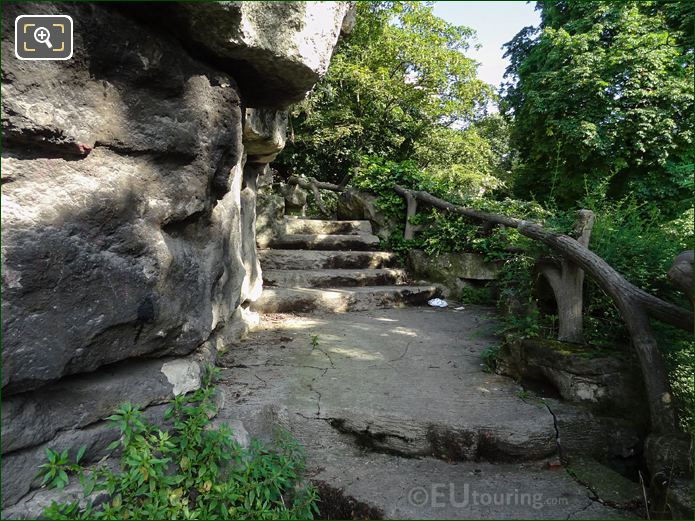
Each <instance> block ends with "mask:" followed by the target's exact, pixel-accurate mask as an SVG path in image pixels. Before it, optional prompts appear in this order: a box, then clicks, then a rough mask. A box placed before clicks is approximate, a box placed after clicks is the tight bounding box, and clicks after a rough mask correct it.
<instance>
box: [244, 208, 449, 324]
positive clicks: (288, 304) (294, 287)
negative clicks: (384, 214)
mask: <svg viewBox="0 0 695 521" xmlns="http://www.w3.org/2000/svg"><path fill="white" fill-rule="evenodd" d="M283 225H284V228H283V232H284V233H281V234H279V235H278V236H276V237H275V238H274V239H273V240H272V241H271V242H270V248H269V249H265V250H259V252H258V255H259V258H260V263H261V268H262V270H263V281H264V283H263V285H264V288H263V294H262V296H261V297H260V299H258V300H257V301H256V302H255V303H254V304H253V306H252V309H254V311H261V312H266V313H283V312H312V311H325V312H346V311H366V310H369V309H377V308H391V307H401V306H404V305H418V304H424V303H425V302H426V301H427V300H429V299H430V298H432V297H434V296H436V295H437V294H438V291H439V289H438V288H437V287H436V286H431V285H425V286H423V285H409V284H408V277H407V274H406V273H405V271H404V270H403V269H401V268H398V267H396V266H395V264H396V261H397V259H396V256H395V254H393V253H391V252H385V251H378V247H379V238H378V237H376V236H375V235H373V234H372V227H371V224H370V223H369V221H328V220H319V219H308V218H301V217H291V216H287V217H285V221H284V223H283Z"/></svg>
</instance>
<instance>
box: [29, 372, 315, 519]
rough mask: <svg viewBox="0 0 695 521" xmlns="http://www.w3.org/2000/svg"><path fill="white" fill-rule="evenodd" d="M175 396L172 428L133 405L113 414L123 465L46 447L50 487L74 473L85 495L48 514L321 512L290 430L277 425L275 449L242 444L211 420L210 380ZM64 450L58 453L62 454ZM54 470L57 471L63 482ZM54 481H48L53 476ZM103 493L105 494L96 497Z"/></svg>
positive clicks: (258, 515) (305, 515) (264, 515)
mask: <svg viewBox="0 0 695 521" xmlns="http://www.w3.org/2000/svg"><path fill="white" fill-rule="evenodd" d="M214 377H215V371H214V370H210V371H208V372H207V375H206V377H205V380H206V385H205V386H204V387H202V388H201V389H199V390H198V391H195V392H194V393H192V394H190V395H185V396H184V395H179V396H177V397H176V398H175V399H174V400H172V402H171V407H170V409H169V410H168V412H167V415H166V418H167V419H168V420H169V421H170V423H171V428H169V429H168V430H161V429H160V428H158V427H156V426H154V425H152V424H150V423H149V422H148V421H147V420H146V419H145V418H144V416H143V414H142V412H141V411H140V410H138V409H137V408H135V407H133V406H132V405H130V404H125V405H123V406H121V407H120V408H119V409H118V410H117V411H115V413H114V414H113V415H111V416H109V418H108V420H109V421H110V422H112V423H113V425H114V426H115V427H116V428H118V429H119V431H120V434H121V436H120V438H119V439H118V440H117V441H116V442H114V443H113V444H112V446H111V448H112V449H118V450H119V451H120V468H118V469H116V470H112V469H111V468H109V467H107V466H104V465H101V466H97V467H96V468H94V469H90V470H87V469H85V468H84V467H82V466H80V465H79V459H80V458H81V457H82V455H83V454H84V450H83V449H81V450H80V452H79V453H78V455H77V460H78V461H76V462H75V464H68V462H67V456H68V454H67V452H66V451H64V452H63V453H61V454H60V455H57V453H55V452H49V453H48V459H49V461H48V463H47V464H45V465H43V466H42V468H44V469H45V473H46V475H48V476H49V479H53V481H49V486H53V485H55V486H64V485H65V484H67V481H68V474H69V473H70V472H76V473H78V474H79V476H80V481H81V483H82V485H83V489H84V495H85V498H86V499H85V500H84V501H72V502H67V503H56V502H53V503H52V504H51V506H50V507H48V508H47V509H46V510H45V511H44V516H45V517H46V518H48V519H294V518H300V519H312V518H313V515H314V514H315V513H317V512H318V509H317V501H318V496H317V491H316V489H315V488H314V487H313V485H311V484H308V483H307V482H306V481H305V480H304V478H303V472H304V464H305V463H304V462H305V456H304V453H303V449H302V448H301V447H300V446H299V444H298V443H297V442H296V441H295V440H293V439H292V437H291V436H290V435H289V433H287V432H286V431H282V430H280V431H278V432H277V435H276V443H275V446H274V447H273V448H272V449H270V448H267V447H265V446H263V445H262V444H261V443H260V442H258V441H256V440H254V441H252V442H251V444H250V446H249V447H248V448H243V447H241V446H240V445H239V444H238V443H237V442H236V441H235V440H234V437H233V434H232V431H231V430H229V428H228V427H227V426H226V425H222V426H220V427H212V426H211V424H210V418H211V417H212V416H213V415H214V413H215V408H216V407H215V401H214V396H215V393H216V392H217V391H216V389H215V387H214V386H213V385H212V381H213V380H214ZM56 456H59V457H56ZM52 476H57V477H58V481H57V482H56V480H55V478H52ZM47 481H48V480H47ZM93 492H102V493H105V494H106V496H107V498H108V499H107V500H105V501H103V502H101V503H99V504H98V505H97V504H94V503H92V501H91V499H90V495H91V494H92V493H93Z"/></svg>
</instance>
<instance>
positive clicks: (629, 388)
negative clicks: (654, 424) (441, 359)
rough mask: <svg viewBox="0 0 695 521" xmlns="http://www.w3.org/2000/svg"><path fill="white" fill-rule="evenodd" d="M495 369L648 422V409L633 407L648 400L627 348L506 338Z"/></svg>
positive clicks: (567, 397) (602, 409)
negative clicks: (640, 409) (546, 384)
mask: <svg viewBox="0 0 695 521" xmlns="http://www.w3.org/2000/svg"><path fill="white" fill-rule="evenodd" d="M497 367H498V372H500V373H502V374H505V375H507V376H512V377H514V378H517V379H519V380H531V381H538V382H545V383H548V384H550V385H551V386H552V387H554V388H555V389H556V391H557V392H558V393H559V394H560V396H562V398H563V399H565V400H568V401H570V402H574V403H581V404H584V405H587V406H589V407H590V408H591V409H593V410H595V411H597V412H601V413H606V414H616V415H618V416H623V417H628V418H630V419H631V420H632V421H633V422H634V423H636V424H642V425H645V424H646V423H647V422H648V413H647V412H646V411H644V412H642V413H640V414H638V413H637V411H635V404H636V403H644V400H645V399H646V398H645V395H644V385H643V381H642V375H641V372H640V368H639V365H638V364H637V362H636V360H635V359H634V357H632V356H630V354H629V353H627V352H625V351H618V350H608V349H600V348H598V347H596V346H590V345H583V344H572V343H569V342H558V341H554V340H547V339H538V338H526V339H522V340H514V341H508V342H506V343H505V344H504V345H503V346H502V349H501V350H500V356H499V360H498V364H497Z"/></svg>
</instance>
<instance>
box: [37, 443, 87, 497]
mask: <svg viewBox="0 0 695 521" xmlns="http://www.w3.org/2000/svg"><path fill="white" fill-rule="evenodd" d="M85 450H86V447H81V448H80V449H79V451H77V455H76V457H75V464H71V463H70V462H69V460H68V450H67V449H65V450H63V451H62V452H57V451H54V450H51V449H49V448H46V463H44V464H42V465H39V468H40V469H43V470H42V471H41V472H39V475H38V477H42V478H43V479H42V480H41V485H47V486H48V487H49V488H58V489H63V488H64V487H65V485H67V484H68V483H69V482H70V478H69V477H68V472H77V471H78V470H79V465H78V464H79V462H80V460H81V459H82V456H84V452H85Z"/></svg>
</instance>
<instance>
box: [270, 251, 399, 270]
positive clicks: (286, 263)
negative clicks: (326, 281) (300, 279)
mask: <svg viewBox="0 0 695 521" xmlns="http://www.w3.org/2000/svg"><path fill="white" fill-rule="evenodd" d="M258 258H259V260H260V262H261V267H262V268H263V270H264V271H267V270H288V269H290V270H291V269H296V270H321V269H350V268H363V269H377V268H388V267H391V266H393V265H394V263H395V262H396V260H397V257H396V254H395V253H392V252H388V251H326V250H323V251H321V250H313V251H311V250H258Z"/></svg>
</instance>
